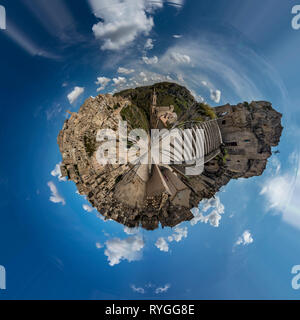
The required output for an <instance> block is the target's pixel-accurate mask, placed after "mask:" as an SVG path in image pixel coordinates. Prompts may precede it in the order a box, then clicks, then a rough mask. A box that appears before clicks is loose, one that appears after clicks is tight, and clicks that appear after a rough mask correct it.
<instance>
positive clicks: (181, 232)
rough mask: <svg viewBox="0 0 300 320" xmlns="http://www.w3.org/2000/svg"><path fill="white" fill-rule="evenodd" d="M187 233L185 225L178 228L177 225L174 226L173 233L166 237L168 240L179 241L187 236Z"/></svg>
mask: <svg viewBox="0 0 300 320" xmlns="http://www.w3.org/2000/svg"><path fill="white" fill-rule="evenodd" d="M187 235H188V229H187V227H184V228H180V227H178V226H177V227H175V228H174V234H173V235H171V236H169V237H168V241H169V242H172V241H176V242H180V241H181V240H182V239H183V238H187Z"/></svg>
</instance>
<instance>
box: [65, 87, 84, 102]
mask: <svg viewBox="0 0 300 320" xmlns="http://www.w3.org/2000/svg"><path fill="white" fill-rule="evenodd" d="M83 93H84V88H82V87H75V88H74V89H73V91H72V92H70V93H69V94H68V100H69V102H70V103H71V104H73V103H74V102H75V101H76V100H77V99H78V98H79V96H80V95H82V94H83Z"/></svg>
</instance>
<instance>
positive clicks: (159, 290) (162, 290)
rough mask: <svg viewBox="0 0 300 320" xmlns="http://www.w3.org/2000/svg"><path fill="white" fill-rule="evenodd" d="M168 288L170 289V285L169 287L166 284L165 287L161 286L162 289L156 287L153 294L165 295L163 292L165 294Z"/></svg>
mask: <svg viewBox="0 0 300 320" xmlns="http://www.w3.org/2000/svg"><path fill="white" fill-rule="evenodd" d="M170 288H171V285H170V284H166V285H165V286H163V287H158V288H156V289H155V293H156V294H160V293H165V292H167V291H168V290H169V289H170Z"/></svg>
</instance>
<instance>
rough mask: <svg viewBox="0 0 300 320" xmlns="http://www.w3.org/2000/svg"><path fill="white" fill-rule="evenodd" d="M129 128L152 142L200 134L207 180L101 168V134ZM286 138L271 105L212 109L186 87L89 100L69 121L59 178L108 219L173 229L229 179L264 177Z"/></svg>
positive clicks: (170, 171) (167, 170)
mask: <svg viewBox="0 0 300 320" xmlns="http://www.w3.org/2000/svg"><path fill="white" fill-rule="evenodd" d="M124 120H126V121H127V122H128V130H131V129H135V128H143V129H144V130H145V131H146V132H148V134H150V130H151V129H154V128H156V129H170V128H182V127H188V128H191V129H192V130H195V128H201V129H202V130H203V132H204V139H205V143H204V153H205V154H204V156H205V157H204V170H203V172H202V173H201V174H199V175H189V174H187V173H186V172H187V171H186V169H187V168H189V166H188V165H187V164H173V165H168V166H167V165H160V164H152V165H133V164H130V163H126V164H107V165H100V164H99V162H98V161H97V157H96V153H97V149H98V147H99V145H100V143H99V142H97V139H96V135H97V132H98V130H99V129H103V128H106V129H112V130H115V131H117V130H118V126H119V122H120V121H124ZM193 132H194V131H193ZM195 132H196V131H195ZM281 132H282V126H281V114H280V113H278V112H277V111H275V110H274V109H273V108H272V105H271V103H269V102H265V101H253V102H251V103H246V102H244V103H239V104H237V105H234V106H232V105H229V104H227V105H224V106H219V107H216V108H211V107H210V106H208V105H206V104H203V103H198V102H197V101H196V100H195V99H194V97H193V96H192V95H191V93H190V92H189V91H188V90H187V89H186V88H184V87H182V86H179V85H177V84H174V83H158V84H155V85H153V86H149V87H140V88H136V89H130V90H126V91H123V92H119V93H117V94H115V95H114V96H112V95H109V94H106V95H98V96H97V97H96V98H92V97H91V98H89V99H87V100H86V101H85V103H84V104H83V105H82V106H81V108H80V110H79V112H78V113H70V118H69V119H67V120H66V121H65V123H64V126H63V128H62V130H61V132H60V133H59V136H58V144H59V148H60V152H61V155H62V165H61V172H62V175H63V176H64V177H67V178H68V179H69V180H72V181H73V182H74V183H75V184H76V186H77V189H78V192H79V193H80V194H81V195H85V196H86V197H87V199H88V201H89V202H90V203H91V205H92V206H93V207H95V208H96V209H97V211H98V212H99V214H100V215H102V216H103V217H104V218H105V219H112V220H115V221H117V222H119V223H122V224H123V225H125V226H127V227H130V228H133V227H138V226H142V227H143V228H145V229H147V230H153V229H156V228H158V227H159V225H161V226H162V227H174V226H176V225H178V224H179V223H181V222H182V221H186V220H191V219H192V218H193V214H192V213H191V209H192V208H193V207H196V206H198V204H199V202H200V201H201V200H203V199H205V198H211V197H214V195H215V194H216V193H217V192H218V191H219V190H220V188H221V187H222V186H224V185H226V184H227V183H228V182H229V181H230V180H231V179H238V178H250V177H253V176H259V175H261V174H262V173H263V171H264V169H265V168H266V164H267V160H268V158H269V157H270V156H271V155H272V151H271V148H272V147H275V146H277V145H278V143H279V140H280V136H281ZM128 148H130V144H129V145H128Z"/></svg>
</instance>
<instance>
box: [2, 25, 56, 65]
mask: <svg viewBox="0 0 300 320" xmlns="http://www.w3.org/2000/svg"><path fill="white" fill-rule="evenodd" d="M4 34H5V35H7V36H8V37H9V38H10V39H11V40H12V41H14V42H15V43H16V44H17V45H18V46H19V47H21V48H22V49H23V50H24V51H26V52H27V53H28V54H30V55H31V56H39V57H43V58H48V59H54V60H58V59H60V57H59V56H58V55H56V54H54V53H51V52H50V51H47V50H45V49H43V48H41V47H40V46H38V45H37V44H36V43H34V41H33V40H31V39H30V38H29V37H28V36H27V35H25V33H24V32H23V31H21V30H20V29H19V28H17V27H16V26H15V24H14V23H12V22H11V21H10V20H8V21H7V29H6V30H5V33H4Z"/></svg>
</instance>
